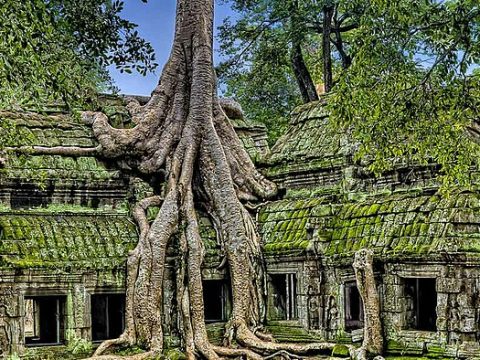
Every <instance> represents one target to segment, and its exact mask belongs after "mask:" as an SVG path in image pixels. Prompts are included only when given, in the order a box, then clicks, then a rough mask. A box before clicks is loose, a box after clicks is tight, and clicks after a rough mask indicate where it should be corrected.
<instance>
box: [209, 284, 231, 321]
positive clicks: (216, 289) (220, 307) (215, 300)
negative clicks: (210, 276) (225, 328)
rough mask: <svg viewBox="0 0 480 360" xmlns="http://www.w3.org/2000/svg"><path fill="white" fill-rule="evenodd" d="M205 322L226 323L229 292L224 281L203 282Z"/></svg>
mask: <svg viewBox="0 0 480 360" xmlns="http://www.w3.org/2000/svg"><path fill="white" fill-rule="evenodd" d="M203 304H204V315H205V322H220V321H226V320H227V318H228V315H229V304H230V292H229V288H228V286H227V283H226V282H225V280H204V281H203Z"/></svg>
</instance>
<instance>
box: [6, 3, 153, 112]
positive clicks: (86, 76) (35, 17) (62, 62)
mask: <svg viewBox="0 0 480 360" xmlns="http://www.w3.org/2000/svg"><path fill="white" fill-rule="evenodd" d="M122 7H123V2H122V1H118V0H115V1H112V0H103V1H97V0H85V1H69V0H51V1H46V0H31V1H15V0H4V1H2V2H0V17H1V19H2V24H1V25H0V107H2V108H6V107H11V106H22V107H35V105H38V104H42V103H43V104H45V103H53V102H59V101H60V102H62V103H66V104H68V105H75V104H77V103H79V102H81V103H82V104H84V103H85V102H88V100H89V98H90V97H92V96H93V95H94V94H95V93H96V91H97V90H98V89H99V86H104V85H108V80H109V78H108V75H107V72H106V66H107V65H110V64H114V65H116V66H117V67H118V68H120V70H121V71H126V72H131V70H132V68H134V69H136V70H137V71H139V72H140V73H142V74H145V73H146V71H148V70H153V69H154V68H155V66H156V64H155V63H154V55H153V49H152V47H151V46H150V44H148V43H147V42H146V41H145V40H143V39H141V38H140V37H139V35H138V32H136V31H135V25H134V24H132V23H131V22H129V21H126V20H124V19H122V18H121V17H120V15H119V13H120V11H121V10H122Z"/></svg>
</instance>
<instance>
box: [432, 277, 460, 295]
mask: <svg viewBox="0 0 480 360" xmlns="http://www.w3.org/2000/svg"><path fill="white" fill-rule="evenodd" d="M461 287H462V280H461V279H456V278H437V292H439V293H456V294H458V293H459V292H460V289H461Z"/></svg>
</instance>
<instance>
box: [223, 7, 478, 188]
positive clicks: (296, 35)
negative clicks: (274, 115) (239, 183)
mask: <svg viewBox="0 0 480 360" xmlns="http://www.w3.org/2000/svg"><path fill="white" fill-rule="evenodd" d="M231 2H232V4H233V7H234V9H236V10H237V12H238V14H239V19H238V20H237V21H231V20H227V21H226V22H225V23H224V25H223V28H222V35H221V41H222V44H223V51H224V54H225V55H227V56H230V59H229V60H227V61H226V62H225V64H224V65H223V68H224V69H226V70H224V71H223V72H222V73H221V74H222V79H223V81H224V82H225V84H226V88H227V92H228V93H229V94H231V95H233V96H237V97H238V99H239V100H240V101H244V102H245V103H248V104H250V103H254V104H256V101H258V97H257V95H258V94H262V92H263V91H264V90H265V89H269V92H270V93H271V94H274V95H272V97H274V96H277V97H279V98H281V99H282V100H284V101H285V100H286V99H288V100H289V103H290V104H292V103H295V102H298V101H299V99H300V96H299V94H303V93H305V92H306V89H305V82H304V83H302V81H301V79H299V75H298V74H297V72H298V71H296V70H295V68H296V67H298V65H297V64H296V63H295V61H294V60H293V57H294V56H292V54H293V55H294V54H295V52H297V53H298V49H297V50H296V47H297V46H298V43H300V44H301V48H300V50H301V52H300V53H301V54H302V57H303V63H304V64H305V66H306V69H307V70H308V73H307V76H310V77H311V79H312V82H313V83H316V84H318V83H323V84H324V87H325V90H326V91H327V92H330V94H329V95H328V96H327V99H328V100H327V101H328V104H329V107H330V110H331V117H332V125H333V126H336V127H338V128H339V129H341V130H342V131H347V130H348V131H351V132H352V134H353V136H354V138H355V139H356V140H358V142H359V144H360V145H359V151H358V153H357V154H358V157H359V158H367V159H369V161H370V169H371V170H372V171H375V172H380V171H385V170H388V169H390V168H391V167H392V166H393V165H394V164H395V163H396V162H399V161H416V162H422V163H425V162H437V163H439V164H440V165H441V166H442V169H443V174H444V175H445V176H444V177H443V180H444V181H446V183H449V184H451V183H453V182H462V183H467V182H468V181H469V179H467V177H468V176H467V175H466V174H467V172H466V171H465V169H466V168H467V167H469V166H471V165H472V164H474V163H476V159H477V158H478V150H477V147H476V146H475V145H474V143H473V142H472V141H470V140H469V139H470V137H469V135H472V133H473V132H472V127H475V124H476V120H477V119H478V110H477V109H478V102H479V96H480V94H479V73H478V71H476V67H477V66H478V64H480V52H479V49H480V47H479V46H480V45H479V44H480V41H479V40H480V39H479V28H480V7H479V5H478V2H477V1H474V0H448V1H436V0H402V1H395V2H391V1H385V0H369V1H356V0H353V1H350V0H349V1H343V0H337V1H330V0H325V1H316V0H305V1H297V0H289V1H287V2H285V1H279V0H251V1H246V0H232V1H231ZM272 34H273V35H272ZM269 49H275V50H276V51H275V50H273V51H269ZM287 52H288V53H290V59H289V56H288V55H287ZM279 64H282V66H278V65H279ZM221 70H222V68H221ZM278 72H281V75H280V76H278V75H277V73H278ZM239 74H240V75H239ZM304 75H305V72H304ZM259 78H262V80H264V81H263V83H264V84H268V85H263V86H260V85H259V84H260V80H259ZM269 78H275V79H276V80H275V81H273V82H272V81H270V82H269V81H268V79H269ZM293 78H296V80H297V83H298V89H297V90H295V89H293V87H292V84H293ZM278 79H288V81H287V80H285V81H283V82H282V84H279V86H278V88H277V90H276V91H275V90H274V89H271V86H272V84H275V85H276V84H277V82H278ZM241 80H245V82H243V83H241ZM286 83H288V84H289V85H290V87H288V86H282V85H283V84H286ZM302 87H303V89H302ZM303 100H304V102H306V101H311V100H312V98H308V97H305V96H303ZM280 103H281V102H280ZM254 108H255V107H254ZM280 109H281V108H280ZM282 110H283V109H281V110H280V111H282ZM247 111H248V107H247ZM285 114H286V112H283V113H282V115H283V116H285ZM250 115H252V116H254V117H255V116H257V113H255V112H253V113H251V114H250ZM259 120H261V121H264V120H263V119H262V117H261V116H260V117H259ZM280 125H281V124H280ZM467 137H468V139H467Z"/></svg>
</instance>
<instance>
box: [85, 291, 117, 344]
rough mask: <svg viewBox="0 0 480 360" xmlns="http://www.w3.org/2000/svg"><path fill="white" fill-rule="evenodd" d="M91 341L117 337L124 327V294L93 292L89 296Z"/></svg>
mask: <svg viewBox="0 0 480 360" xmlns="http://www.w3.org/2000/svg"><path fill="white" fill-rule="evenodd" d="M91 309H92V341H103V340H108V339H114V338H117V337H119V336H120V335H121V334H122V332H123V330H124V329H125V295H124V294H94V295H92V296H91Z"/></svg>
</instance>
